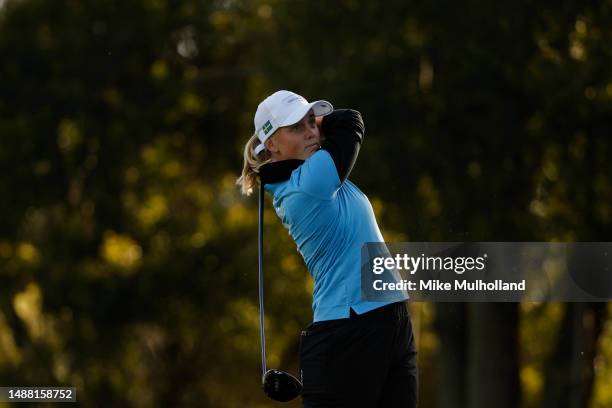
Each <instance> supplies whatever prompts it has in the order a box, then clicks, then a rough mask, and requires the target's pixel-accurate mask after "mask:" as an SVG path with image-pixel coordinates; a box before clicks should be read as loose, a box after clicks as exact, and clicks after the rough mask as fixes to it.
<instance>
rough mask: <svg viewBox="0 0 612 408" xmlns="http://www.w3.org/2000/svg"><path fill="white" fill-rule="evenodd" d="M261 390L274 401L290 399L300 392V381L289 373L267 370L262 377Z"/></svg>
mask: <svg viewBox="0 0 612 408" xmlns="http://www.w3.org/2000/svg"><path fill="white" fill-rule="evenodd" d="M262 383H263V384H262V385H263V390H264V392H265V393H266V395H267V396H268V397H270V398H272V399H273V400H275V401H281V402H287V401H291V400H292V399H294V398H295V397H297V396H298V395H300V393H301V392H302V383H301V382H300V380H298V379H297V378H295V377H294V376H292V375H291V374H289V373H286V372H284V371H280V370H268V371H266V373H265V374H264V376H263V378H262Z"/></svg>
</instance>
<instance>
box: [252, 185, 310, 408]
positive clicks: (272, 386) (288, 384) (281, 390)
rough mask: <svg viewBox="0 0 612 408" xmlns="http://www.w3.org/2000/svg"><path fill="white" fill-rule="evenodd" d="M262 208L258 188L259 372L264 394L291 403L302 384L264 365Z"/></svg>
mask: <svg viewBox="0 0 612 408" xmlns="http://www.w3.org/2000/svg"><path fill="white" fill-rule="evenodd" d="M263 208H264V188H263V184H261V185H260V186H259V334H260V337H261V371H262V379H261V382H262V386H263V391H264V393H265V394H266V395H267V396H268V397H269V398H271V399H273V400H275V401H281V402H287V401H291V400H292V399H294V398H295V397H297V396H298V395H300V393H301V392H302V383H301V382H300V380H298V379H297V378H295V377H294V376H292V375H291V374H289V373H286V372H284V371H281V370H274V369H271V370H268V369H267V365H266V334H265V331H264V278H263V215H264V213H263Z"/></svg>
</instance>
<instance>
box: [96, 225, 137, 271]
mask: <svg viewBox="0 0 612 408" xmlns="http://www.w3.org/2000/svg"><path fill="white" fill-rule="evenodd" d="M100 251H101V255H102V258H103V259H105V260H106V261H107V262H108V263H110V264H113V265H115V266H119V267H122V268H126V269H129V268H133V267H135V266H137V265H138V263H139V261H140V259H141V257H142V249H141V248H140V245H138V243H137V242H136V241H135V240H133V239H132V238H130V237H129V236H127V235H120V234H116V233H115V232H113V231H110V232H107V233H106V234H105V235H104V241H103V242H102V246H101V248H100Z"/></svg>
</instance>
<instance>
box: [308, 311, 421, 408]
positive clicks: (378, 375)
mask: <svg viewBox="0 0 612 408" xmlns="http://www.w3.org/2000/svg"><path fill="white" fill-rule="evenodd" d="M300 374H301V377H302V382H303V384H304V388H303V391H302V399H303V402H304V407H305V408H317V407H327V408H331V407H338V408H339V407H364V408H365V407H368V408H372V407H374V408H375V407H381V408H382V407H384V408H395V407H398V408H399V407H402V408H413V407H416V403H417V367H416V348H415V344H414V336H413V333H412V324H411V323H410V316H409V315H408V311H407V309H406V304H405V303H403V302H400V303H393V304H390V305H387V306H384V307H381V308H378V309H375V310H372V311H371V312H368V313H364V314H362V315H357V314H356V313H354V312H353V311H352V310H351V317H350V318H348V319H338V320H327V321H322V322H316V323H312V324H311V325H310V326H308V328H306V330H304V331H302V335H301V339H300Z"/></svg>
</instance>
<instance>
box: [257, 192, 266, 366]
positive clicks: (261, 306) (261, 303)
mask: <svg viewBox="0 0 612 408" xmlns="http://www.w3.org/2000/svg"><path fill="white" fill-rule="evenodd" d="M263 209H264V188H263V184H260V186H259V251H258V252H259V336H260V338H261V370H262V375H264V374H265V373H266V371H267V369H266V334H265V331H264V278H263V215H264V212H263Z"/></svg>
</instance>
